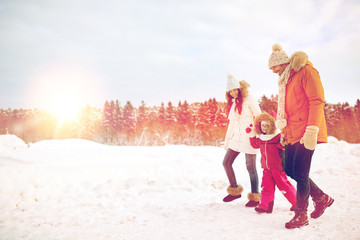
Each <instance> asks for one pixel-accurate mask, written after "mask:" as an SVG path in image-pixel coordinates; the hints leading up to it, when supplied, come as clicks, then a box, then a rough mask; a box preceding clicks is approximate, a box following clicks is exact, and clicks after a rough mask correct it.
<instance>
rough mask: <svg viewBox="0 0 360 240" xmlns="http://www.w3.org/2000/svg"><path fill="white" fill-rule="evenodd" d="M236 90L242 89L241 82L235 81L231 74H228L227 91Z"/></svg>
mask: <svg viewBox="0 0 360 240" xmlns="http://www.w3.org/2000/svg"><path fill="white" fill-rule="evenodd" d="M236 88H240V82H239V81H237V80H236V79H235V77H234V76H233V75H232V74H231V73H229V74H228V81H227V84H226V91H227V92H228V91H230V90H233V89H236Z"/></svg>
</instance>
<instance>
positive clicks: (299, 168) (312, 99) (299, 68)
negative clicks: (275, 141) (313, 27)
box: [269, 44, 334, 229]
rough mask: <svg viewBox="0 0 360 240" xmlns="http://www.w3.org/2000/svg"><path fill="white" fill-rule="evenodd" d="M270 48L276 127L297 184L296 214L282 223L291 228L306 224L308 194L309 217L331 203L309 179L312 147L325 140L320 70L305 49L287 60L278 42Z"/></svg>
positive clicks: (287, 167) (286, 166)
mask: <svg viewBox="0 0 360 240" xmlns="http://www.w3.org/2000/svg"><path fill="white" fill-rule="evenodd" d="M272 50H273V52H272V54H271V55H270V58H269V68H270V69H271V70H272V71H273V72H274V73H277V74H278V75H279V81H278V85H279V96H278V112H277V120H276V127H277V128H279V129H282V134H283V140H284V141H283V143H284V144H285V161H284V170H285V173H286V174H287V175H288V176H290V177H291V178H293V179H294V180H295V181H296V183H297V194H296V210H295V216H294V218H293V219H291V220H290V221H289V222H287V223H286V224H285V227H286V228H288V229H292V228H299V227H302V226H306V225H308V224H309V222H308V216H307V208H308V205H309V195H311V197H312V200H313V201H314V206H315V210H314V211H313V212H312V213H311V214H310V216H311V217H312V218H318V217H320V216H321V215H322V214H323V213H324V211H325V209H326V208H327V207H330V206H331V205H332V204H333V202H334V199H332V198H331V197H329V196H328V195H327V194H325V193H324V192H323V191H322V190H321V189H320V188H319V187H318V186H317V185H316V184H315V183H314V182H313V181H312V180H311V179H310V178H309V172H310V166H311V159H312V156H313V153H314V150H315V147H316V145H317V143H325V142H327V129H326V122H325V114H324V105H325V97H324V89H323V86H322V83H321V80H320V76H319V73H318V72H317V70H316V69H315V68H314V67H313V65H312V63H311V62H310V61H308V57H307V55H306V54H305V53H304V52H296V53H294V54H293V55H292V57H291V58H290V59H289V58H288V56H287V54H286V53H285V51H283V49H282V47H281V46H280V45H279V44H274V45H273V47H272Z"/></svg>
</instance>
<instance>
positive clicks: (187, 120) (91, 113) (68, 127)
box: [0, 95, 360, 146]
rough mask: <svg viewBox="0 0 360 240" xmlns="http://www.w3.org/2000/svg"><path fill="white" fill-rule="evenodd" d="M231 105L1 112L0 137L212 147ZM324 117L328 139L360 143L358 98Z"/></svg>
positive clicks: (273, 104) (111, 105)
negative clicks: (62, 115) (69, 115)
mask: <svg viewBox="0 0 360 240" xmlns="http://www.w3.org/2000/svg"><path fill="white" fill-rule="evenodd" d="M259 105H260V108H261V109H262V111H265V112H276V109H277V96H273V95H272V96H271V97H270V98H268V97H266V96H265V95H264V96H262V97H261V99H260V100H259ZM227 113H228V109H227V104H226V103H225V102H218V101H216V99H214V98H213V99H209V100H208V101H205V102H202V103H192V104H188V103H187V101H184V102H181V101H180V102H179V103H178V104H177V106H174V105H173V104H172V102H168V103H167V104H166V105H165V104H164V103H162V104H161V106H153V107H149V106H147V105H146V104H145V102H144V101H142V102H141V105H140V106H139V107H137V108H136V107H134V106H133V105H132V104H131V102H129V101H128V102H127V103H126V104H125V105H124V106H122V105H121V104H120V102H119V101H118V100H116V101H106V102H105V104H104V107H103V108H102V109H98V108H93V107H90V106H89V105H88V106H86V107H84V108H82V109H81V110H80V111H79V112H78V116H77V117H76V118H75V119H67V120H64V121H60V120H59V119H58V118H56V117H55V116H53V115H52V114H51V113H49V112H47V111H42V110H38V109H32V110H29V109H6V110H4V109H0V134H7V133H8V134H15V135H17V136H18V137H20V138H22V139H23V140H24V141H25V142H36V141H40V140H44V139H62V138H82V139H88V140H92V141H96V142H99V143H105V144H114V145H148V146H150V145H165V144H186V145H195V146H196V145H213V146H220V145H221V143H222V141H223V140H224V137H225V133H226V128H227V124H228V120H227ZM325 116H326V121H327V127H328V134H329V136H334V137H336V138H337V139H339V140H344V141H347V142H349V143H360V134H358V133H359V132H360V100H357V102H356V104H355V106H350V105H349V104H348V103H343V104H341V103H338V104H328V103H327V104H326V105H325Z"/></svg>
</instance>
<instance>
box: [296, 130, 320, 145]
mask: <svg viewBox="0 0 360 240" xmlns="http://www.w3.org/2000/svg"><path fill="white" fill-rule="evenodd" d="M318 133H319V127H318V126H307V127H306V131H305V133H304V136H303V137H302V138H301V139H300V143H301V144H304V146H305V148H307V149H309V150H314V149H315V147H316V144H317V137H318Z"/></svg>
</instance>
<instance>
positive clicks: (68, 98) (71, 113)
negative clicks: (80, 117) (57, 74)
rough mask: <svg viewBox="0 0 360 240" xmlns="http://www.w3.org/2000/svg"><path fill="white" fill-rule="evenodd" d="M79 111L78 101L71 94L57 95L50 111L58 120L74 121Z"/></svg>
mask: <svg viewBox="0 0 360 240" xmlns="http://www.w3.org/2000/svg"><path fill="white" fill-rule="evenodd" d="M79 109H80V101H79V99H78V98H77V97H76V96H75V95H74V94H73V93H63V94H59V95H58V96H57V97H56V98H55V100H54V104H53V107H52V111H53V112H54V114H55V115H56V116H57V117H58V118H59V120H60V122H62V121H64V120H75V119H76V117H77V114H78V111H79Z"/></svg>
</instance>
